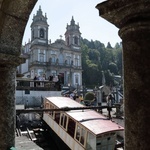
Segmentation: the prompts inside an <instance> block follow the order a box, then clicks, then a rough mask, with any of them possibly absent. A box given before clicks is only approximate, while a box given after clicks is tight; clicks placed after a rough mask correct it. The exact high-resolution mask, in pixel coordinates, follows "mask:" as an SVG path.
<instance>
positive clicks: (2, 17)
mask: <svg viewBox="0 0 150 150" xmlns="http://www.w3.org/2000/svg"><path fill="white" fill-rule="evenodd" d="M36 2H37V0H32V1H31V0H12V1H10V0H1V1H0V76H1V77H0V83H1V86H2V87H4V88H0V96H1V100H0V101H1V103H0V112H1V113H0V118H1V124H0V131H1V132H0V147H1V149H3V150H7V149H10V147H12V146H15V78H16V69H17V66H18V65H19V64H20V63H21V62H22V61H23V59H21V58H20V54H21V44H22V38H23V34H24V30H25V27H26V24H27V22H28V18H29V15H30V13H31V11H32V9H33V7H34V5H35V3H36ZM6 129H7V130H6Z"/></svg>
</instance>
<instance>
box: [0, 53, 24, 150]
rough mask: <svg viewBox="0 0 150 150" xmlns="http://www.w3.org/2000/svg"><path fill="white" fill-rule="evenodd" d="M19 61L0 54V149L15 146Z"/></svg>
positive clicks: (3, 149) (5, 149)
mask: <svg viewBox="0 0 150 150" xmlns="http://www.w3.org/2000/svg"><path fill="white" fill-rule="evenodd" d="M20 61H21V59H20V58H17V57H15V56H11V55H6V54H2V53H1V54H0V149H1V150H7V149H9V148H10V147H12V146H15V117H16V115H15V79H16V66H17V65H18V64H19V63H20Z"/></svg>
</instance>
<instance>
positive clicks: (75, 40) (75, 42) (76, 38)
mask: <svg viewBox="0 0 150 150" xmlns="http://www.w3.org/2000/svg"><path fill="white" fill-rule="evenodd" d="M74 44H76V45H78V37H77V36H75V37H74Z"/></svg>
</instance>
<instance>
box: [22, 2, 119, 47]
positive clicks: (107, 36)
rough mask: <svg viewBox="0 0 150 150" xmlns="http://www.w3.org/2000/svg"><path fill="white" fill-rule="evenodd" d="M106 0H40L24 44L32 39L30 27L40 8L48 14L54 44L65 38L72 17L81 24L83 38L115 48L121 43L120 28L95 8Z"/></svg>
mask: <svg viewBox="0 0 150 150" xmlns="http://www.w3.org/2000/svg"><path fill="white" fill-rule="evenodd" d="M103 1H104V0H86V2H85V0H84V1H83V0H38V2H37V3H36V5H35V7H34V9H33V11H32V13H31V15H30V18H29V21H28V24H27V26H26V30H25V33H24V38H23V42H22V43H23V44H24V43H25V42H28V40H29V39H30V37H31V29H30V25H31V22H32V19H33V14H36V12H37V10H38V9H39V6H41V9H42V11H43V14H44V15H45V13H46V14H47V18H48V24H49V39H51V41H52V42H54V41H55V40H56V39H59V38H60V35H62V36H63V39H64V33H65V31H66V26H67V23H68V24H70V21H71V18H72V16H73V17H74V20H75V22H76V23H79V26H80V32H81V33H82V34H81V36H82V37H83V38H86V39H88V40H99V41H100V42H102V43H104V44H105V45H107V43H108V42H110V43H111V45H112V46H115V44H116V42H121V39H120V37H119V36H118V28H117V27H115V26H114V25H113V24H111V23H109V22H108V21H106V20H104V19H103V18H101V17H100V16H99V12H98V10H97V9H96V8H95V6H96V5H97V4H98V3H101V2H103Z"/></svg>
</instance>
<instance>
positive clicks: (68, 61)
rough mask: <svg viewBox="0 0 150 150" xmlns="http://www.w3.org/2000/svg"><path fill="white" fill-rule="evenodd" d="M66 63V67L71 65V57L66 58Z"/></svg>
mask: <svg viewBox="0 0 150 150" xmlns="http://www.w3.org/2000/svg"><path fill="white" fill-rule="evenodd" d="M67 63H68V65H71V57H69V56H68V57H67Z"/></svg>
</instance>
